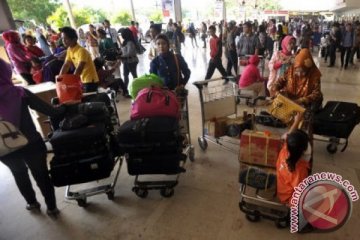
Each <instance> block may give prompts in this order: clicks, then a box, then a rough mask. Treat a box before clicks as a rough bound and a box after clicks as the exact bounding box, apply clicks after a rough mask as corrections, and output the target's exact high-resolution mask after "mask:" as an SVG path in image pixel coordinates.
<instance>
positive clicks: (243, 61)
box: [234, 55, 266, 106]
mask: <svg viewBox="0 0 360 240" xmlns="http://www.w3.org/2000/svg"><path fill="white" fill-rule="evenodd" d="M250 57H251V55H245V56H240V57H239V58H238V61H239V74H240V76H241V73H242V71H243V70H244V68H245V67H246V65H248V64H249V58H250ZM258 57H259V58H260V63H259V65H258V69H259V71H260V76H261V77H263V78H264V77H265V63H266V58H265V57H264V56H262V55H258ZM240 76H239V77H240ZM239 79H240V78H239ZM239 79H236V81H234V82H235V83H236V84H237V82H238V80H239ZM234 80H235V79H234ZM264 85H265V89H266V83H265V82H264ZM241 99H244V100H245V104H246V105H248V106H254V105H256V101H257V100H258V98H254V95H253V91H252V90H245V89H244V90H242V89H239V88H238V91H237V98H236V103H237V104H239V103H240V102H241ZM259 99H262V98H259Z"/></svg>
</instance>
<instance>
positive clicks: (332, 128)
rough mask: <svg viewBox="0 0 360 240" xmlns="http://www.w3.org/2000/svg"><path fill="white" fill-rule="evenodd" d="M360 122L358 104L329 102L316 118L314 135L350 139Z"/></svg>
mask: <svg viewBox="0 0 360 240" xmlns="http://www.w3.org/2000/svg"><path fill="white" fill-rule="evenodd" d="M359 122H360V108H359V106H358V105H357V104H356V103H350V102H338V101H329V102H327V103H326V105H325V107H324V108H323V109H322V110H321V111H320V112H318V113H316V114H315V117H314V126H313V127H314V134H318V135H324V136H330V137H336V138H348V137H349V136H350V134H351V132H352V131H353V129H354V127H355V126H356V125H357V124H358V123H359Z"/></svg>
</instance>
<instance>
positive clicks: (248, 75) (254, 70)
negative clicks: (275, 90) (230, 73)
mask: <svg viewBox="0 0 360 240" xmlns="http://www.w3.org/2000/svg"><path fill="white" fill-rule="evenodd" d="M259 62H260V58H259V57H258V56H257V55H252V56H251V57H250V58H249V64H248V65H247V66H246V67H245V68H244V70H243V72H242V74H241V76H240V79H239V89H242V90H253V91H254V93H255V95H256V96H255V97H258V96H265V83H264V79H263V78H262V77H261V76H260V71H259V69H258V65H259Z"/></svg>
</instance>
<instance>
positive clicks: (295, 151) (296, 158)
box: [276, 113, 311, 205]
mask: <svg viewBox="0 0 360 240" xmlns="http://www.w3.org/2000/svg"><path fill="white" fill-rule="evenodd" d="M302 118H303V114H300V113H298V114H297V115H296V116H295V120H294V123H293V125H292V126H291V128H290V130H289V132H288V134H287V135H286V137H285V143H284V145H283V147H282V149H281V150H280V153H279V156H278V160H277V163H276V176H277V196H278V198H279V200H280V202H282V203H284V204H287V205H290V202H291V197H292V194H293V192H294V187H296V186H297V185H298V184H299V183H300V182H301V181H302V180H304V179H305V178H306V177H307V176H308V175H309V170H310V162H309V160H310V157H309V156H311V154H308V153H309V152H311V150H310V148H311V147H310V144H309V138H308V135H307V134H306V133H305V132H304V131H302V130H299V129H298V126H299V124H300V122H301V120H302Z"/></svg>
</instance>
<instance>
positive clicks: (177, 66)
mask: <svg viewBox="0 0 360 240" xmlns="http://www.w3.org/2000/svg"><path fill="white" fill-rule="evenodd" d="M174 59H175V64H176V73H177V79H178V83H177V86H179V85H180V67H179V60H178V58H177V56H176V54H174Z"/></svg>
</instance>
